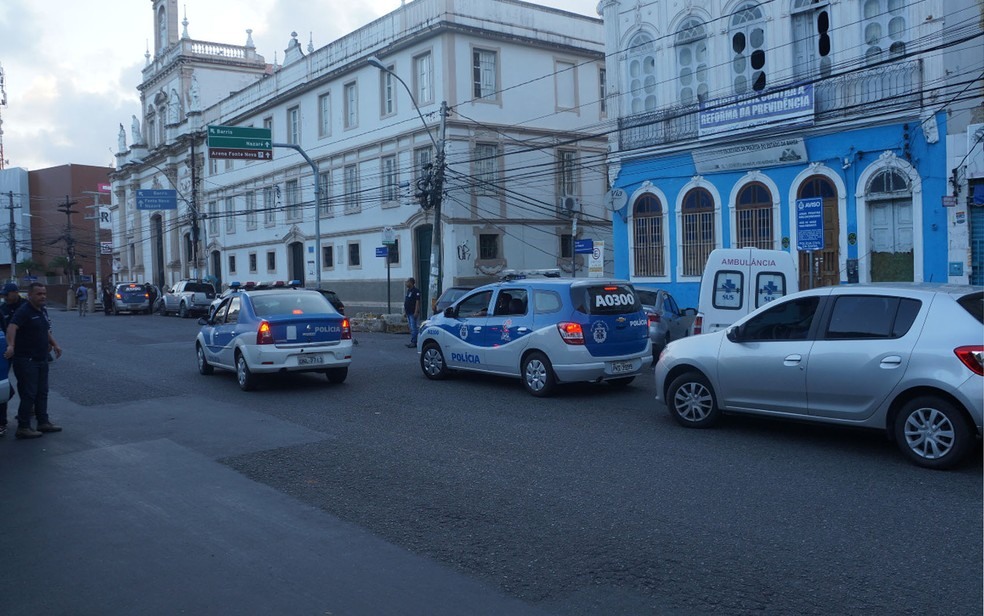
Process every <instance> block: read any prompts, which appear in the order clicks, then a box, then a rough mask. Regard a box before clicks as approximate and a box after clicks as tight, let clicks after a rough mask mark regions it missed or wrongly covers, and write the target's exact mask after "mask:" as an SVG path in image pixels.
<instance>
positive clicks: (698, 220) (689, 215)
mask: <svg viewBox="0 0 984 616" xmlns="http://www.w3.org/2000/svg"><path fill="white" fill-rule="evenodd" d="M681 212H682V215H683V225H682V226H683V237H682V238H681V239H682V241H681V247H682V249H683V275H684V276H700V275H701V273H702V272H703V271H704V265H705V264H706V263H707V257H708V256H709V255H710V254H711V251H712V250H714V243H715V241H714V199H713V198H711V193H709V192H708V191H707V189H704V188H693V189H691V190H690V191H689V192H687V194H686V195H684V197H683V206H682V207H681Z"/></svg>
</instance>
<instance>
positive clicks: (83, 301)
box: [75, 284, 89, 317]
mask: <svg viewBox="0 0 984 616" xmlns="http://www.w3.org/2000/svg"><path fill="white" fill-rule="evenodd" d="M75 299H76V301H77V302H78V304H79V306H78V308H79V316H80V317H84V316H85V313H87V312H89V287H87V286H85V285H84V284H80V285H79V288H78V289H75Z"/></svg>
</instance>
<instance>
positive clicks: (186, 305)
mask: <svg viewBox="0 0 984 616" xmlns="http://www.w3.org/2000/svg"><path fill="white" fill-rule="evenodd" d="M214 299H215V287H213V286H212V283H210V282H204V281H201V280H180V281H178V282H177V283H175V285H174V286H173V287H172V288H170V289H164V293H163V295H161V299H160V301H159V304H158V306H159V307H158V311H159V312H160V313H161V314H162V315H164V316H167V315H168V314H169V313H172V312H173V313H175V314H177V315H178V316H180V317H182V318H187V317H189V316H191V315H193V314H208V310H209V306H211V305H212V300H214Z"/></svg>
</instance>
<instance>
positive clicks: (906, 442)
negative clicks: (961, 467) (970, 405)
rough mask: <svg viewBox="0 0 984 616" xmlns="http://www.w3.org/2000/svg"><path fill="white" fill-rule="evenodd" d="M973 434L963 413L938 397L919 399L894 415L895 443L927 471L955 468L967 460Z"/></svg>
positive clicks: (921, 397)
mask: <svg viewBox="0 0 984 616" xmlns="http://www.w3.org/2000/svg"><path fill="white" fill-rule="evenodd" d="M973 441H974V434H973V432H972V431H971V429H970V427H969V426H968V425H967V420H966V419H965V418H964V416H963V414H962V413H961V412H960V410H959V409H958V408H957V407H956V406H955V405H954V404H953V403H951V402H949V401H948V400H945V399H944V398H941V397H938V396H919V397H918V398H913V399H912V400H910V401H909V402H907V403H906V404H905V406H903V407H902V408H901V409H900V410H899V413H898V415H896V416H895V442H896V443H897V444H898V446H899V449H901V450H902V453H903V454H904V455H905V456H906V457H907V458H908V459H909V460H911V461H912V462H914V463H916V464H917V465H919V466H922V467H924V468H931V469H936V470H943V469H948V468H953V467H954V466H956V465H957V464H959V463H960V462H962V461H963V460H964V458H966V457H967V455H968V454H969V453H970V449H971V446H972V445H973Z"/></svg>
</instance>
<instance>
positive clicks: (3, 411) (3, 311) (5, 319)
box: [0, 282, 25, 436]
mask: <svg viewBox="0 0 984 616" xmlns="http://www.w3.org/2000/svg"><path fill="white" fill-rule="evenodd" d="M0 292H2V293H3V303H2V304H0V328H3V331H4V332H6V331H7V326H8V325H10V317H12V316H14V312H16V311H17V309H18V308H20V306H21V304H23V303H25V302H24V298H23V297H21V296H20V289H18V288H17V283H14V282H8V283H7V284H5V285H3V290H2V291H0ZM4 376H5V377H8V378H9V377H10V368H9V366H8V368H7V374H5V375H4ZM13 396H14V392H13V391H11V392H10V397H11V398H12V397H13ZM7 402H9V400H2V401H0V436H4V435H5V434H7Z"/></svg>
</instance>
